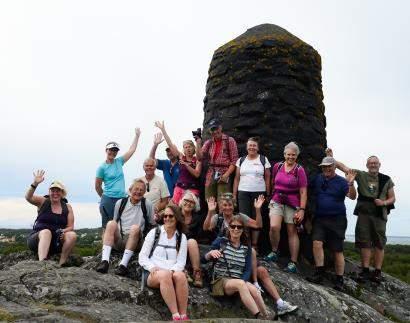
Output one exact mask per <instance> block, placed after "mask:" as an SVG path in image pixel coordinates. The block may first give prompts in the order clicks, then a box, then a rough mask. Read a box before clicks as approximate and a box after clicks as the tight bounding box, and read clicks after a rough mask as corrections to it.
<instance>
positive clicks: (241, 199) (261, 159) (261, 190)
mask: <svg viewBox="0 0 410 323" xmlns="http://www.w3.org/2000/svg"><path fill="white" fill-rule="evenodd" d="M246 150H247V152H248V154H247V155H246V156H242V157H241V158H239V159H238V161H237V162H236V173H235V180H234V182H233V196H234V197H235V198H236V199H237V201H238V208H239V212H240V213H244V214H246V215H247V216H249V217H250V218H252V219H255V218H256V209H255V208H254V206H253V204H254V200H255V199H256V198H257V197H258V196H259V195H261V194H262V195H264V196H267V195H268V194H269V193H270V163H269V161H268V159H267V158H266V157H265V156H263V155H260V154H259V139H258V138H255V137H251V138H249V139H248V142H247V143H246ZM259 232H260V230H251V238H252V247H253V248H254V249H255V250H258V238H259Z"/></svg>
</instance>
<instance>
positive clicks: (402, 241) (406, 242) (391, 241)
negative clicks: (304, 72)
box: [346, 234, 410, 245]
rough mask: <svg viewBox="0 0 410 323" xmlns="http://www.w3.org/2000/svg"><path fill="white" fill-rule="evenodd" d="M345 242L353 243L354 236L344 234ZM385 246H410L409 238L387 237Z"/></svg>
mask: <svg viewBox="0 0 410 323" xmlns="http://www.w3.org/2000/svg"><path fill="white" fill-rule="evenodd" d="M346 241H350V242H354V235H353V234H346ZM387 244H404V245H410V237H394V236H388V237H387Z"/></svg>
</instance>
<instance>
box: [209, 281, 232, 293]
mask: <svg viewBox="0 0 410 323" xmlns="http://www.w3.org/2000/svg"><path fill="white" fill-rule="evenodd" d="M229 279H230V278H225V277H220V278H217V279H215V280H214V281H212V282H211V286H212V291H211V296H224V295H225V290H224V288H225V284H226V282H227V281H228V280H229Z"/></svg>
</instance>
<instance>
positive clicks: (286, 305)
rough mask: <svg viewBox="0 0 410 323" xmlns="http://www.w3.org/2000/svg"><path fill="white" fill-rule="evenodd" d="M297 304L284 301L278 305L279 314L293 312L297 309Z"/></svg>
mask: <svg viewBox="0 0 410 323" xmlns="http://www.w3.org/2000/svg"><path fill="white" fill-rule="evenodd" d="M297 308H298V307H297V306H296V305H292V304H290V303H288V302H286V301H284V302H283V305H282V306H280V307H279V306H278V316H281V315H284V314H286V313H291V312H293V311H296V310H297Z"/></svg>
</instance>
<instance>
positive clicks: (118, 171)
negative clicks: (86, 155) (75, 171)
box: [95, 128, 141, 229]
mask: <svg viewBox="0 0 410 323" xmlns="http://www.w3.org/2000/svg"><path fill="white" fill-rule="evenodd" d="M140 134H141V130H140V128H135V137H134V140H133V142H132V144H131V146H130V148H129V149H128V151H127V152H126V153H125V154H124V155H122V156H120V157H118V158H117V154H118V151H119V150H120V146H119V144H117V143H116V142H114V141H111V142H109V143H107V145H106V146H105V152H106V159H105V161H104V163H102V164H101V165H100V166H99V167H98V169H97V174H96V177H95V190H96V192H97V194H98V195H99V196H100V197H101V201H100V214H101V222H102V223H101V224H102V227H103V229H105V227H106V225H107V223H108V221H110V220H112V219H113V217H114V206H115V203H116V202H117V201H118V200H119V199H122V198H123V197H125V196H126V192H125V180H124V172H123V170H122V166H123V165H124V164H125V163H126V162H127V161H128V160H129V159H130V158H131V156H132V155H133V154H134V153H135V150H136V149H137V145H138V139H139V137H140ZM103 183H104V188H103V186H102V184H103Z"/></svg>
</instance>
